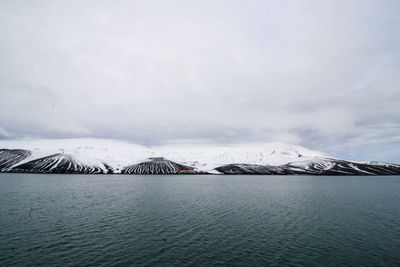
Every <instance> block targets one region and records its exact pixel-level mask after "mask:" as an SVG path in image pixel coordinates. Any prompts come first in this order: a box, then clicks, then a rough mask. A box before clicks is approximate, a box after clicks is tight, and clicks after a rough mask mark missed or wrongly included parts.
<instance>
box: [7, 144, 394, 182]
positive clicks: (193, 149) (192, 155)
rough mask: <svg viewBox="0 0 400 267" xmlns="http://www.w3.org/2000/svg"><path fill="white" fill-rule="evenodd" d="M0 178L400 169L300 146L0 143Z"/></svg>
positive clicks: (354, 172)
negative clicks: (2, 175)
mask: <svg viewBox="0 0 400 267" xmlns="http://www.w3.org/2000/svg"><path fill="white" fill-rule="evenodd" d="M0 172H5V173H63V174H238V175H240V174H255V175H257V174H258V175H400V165H399V164H392V163H383V162H376V161H368V162H355V161H348V160H343V159H337V158H334V157H331V156H329V155H327V154H324V153H322V152H318V151H313V150H310V149H307V148H304V147H301V146H296V145H289V144H282V143H265V144H257V145H253V144H251V145H230V146H228V145H215V146H214V145H205V144H194V145H185V144H170V145H162V146H152V147H147V146H142V145H138V144H133V143H129V142H123V141H117V140H107V139H46V140H3V141H1V142H0Z"/></svg>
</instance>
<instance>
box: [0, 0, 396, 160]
mask: <svg viewBox="0 0 400 267" xmlns="http://www.w3.org/2000/svg"><path fill="white" fill-rule="evenodd" d="M398 14H400V2H399V1H397V0H394V1H379V2H378V1H323V2H322V1H246V2H243V1H126V2H123V1H118V2H117V3H116V2H113V1H84V2H82V1H63V2H58V1H37V2H35V3H34V4H33V3H31V5H29V4H27V3H26V2H22V1H21V2H19V1H2V2H1V3H0V25H1V26H0V99H1V100H2V111H1V112H0V138H3V139H5V138H7V139H9V138H21V137H36V138H37V137H39V138H66V137H101V138H116V139H125V140H130V141H133V142H137V143H141V144H145V145H155V144H162V143H171V142H189V141H190V142H206V143H243V142H253V143H257V142H272V141H281V142H288V143H295V144H300V145H303V146H306V147H309V148H311V149H318V150H323V151H326V152H328V153H331V154H334V155H338V156H345V157H346V158H357V159H364V158H368V159H378V160H390V161H400V155H399V154H397V152H396V151H399V148H400V108H399V107H398V105H399V103H400V75H399V74H400V16H399V15H398Z"/></svg>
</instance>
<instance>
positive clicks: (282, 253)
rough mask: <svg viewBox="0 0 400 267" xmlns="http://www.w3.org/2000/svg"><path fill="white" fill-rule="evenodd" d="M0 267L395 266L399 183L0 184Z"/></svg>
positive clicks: (130, 180)
mask: <svg viewBox="0 0 400 267" xmlns="http://www.w3.org/2000/svg"><path fill="white" fill-rule="evenodd" d="M0 265H1V266H35V265H46V266H100V265H102V266H130V265H131V266H132V265H134V266H154V265H158V266H173V265H175V266H176V265H179V266H182V265H183V266H186V265H187V266H215V265H220V266H226V265H229V266H232V265H236V266H262V265H264V266H265V265H292V266H304V265H307V266H313V265H314V266H321V265H324V266H325V265H332V266H337V265H348V266H355V265H357V266H360V265H370V266H372V265H386V266H390V265H393V266H395V265H400V176H378V177H360V176H358V177H348V176H347V177H341V176H340V177H339V176H336V177H320V176H245V175H243V176H229V175H224V176H222V175H210V176H207V175H186V176H182V175H181V176H175V175H167V176H152V175H146V176H140V175H136V176H130V175H51V174H48V175H38V174H36V175H35V174H0Z"/></svg>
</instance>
